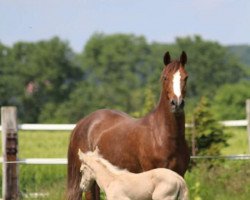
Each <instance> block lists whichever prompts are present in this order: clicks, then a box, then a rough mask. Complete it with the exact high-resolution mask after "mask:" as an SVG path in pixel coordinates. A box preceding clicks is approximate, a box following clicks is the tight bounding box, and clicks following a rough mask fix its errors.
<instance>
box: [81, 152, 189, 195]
mask: <svg viewBox="0 0 250 200" xmlns="http://www.w3.org/2000/svg"><path fill="white" fill-rule="evenodd" d="M78 155H79V159H80V160H81V162H82V165H81V169H80V171H81V172H82V179H81V183H80V187H81V189H82V190H83V191H84V192H86V191H89V189H90V187H91V185H92V183H93V182H94V181H96V182H97V184H98V185H99V187H100V188H101V189H102V190H104V192H105V193H106V197H107V199H108V200H187V199H188V189H187V186H186V183H185V181H184V179H183V178H182V177H181V176H180V175H178V174H177V173H175V172H173V171H171V170H169V169H165V168H158V169H153V170H150V171H147V172H142V173H139V174H134V173H131V172H128V171H127V170H121V169H118V168H117V167H115V166H113V165H112V164H111V163H109V162H108V161H107V160H105V159H104V158H102V157H101V156H100V155H99V152H98V149H96V150H95V152H87V153H83V152H82V151H81V150H80V149H79V152H78Z"/></svg>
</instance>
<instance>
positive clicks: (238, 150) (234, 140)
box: [221, 128, 250, 155]
mask: <svg viewBox="0 0 250 200" xmlns="http://www.w3.org/2000/svg"><path fill="white" fill-rule="evenodd" d="M225 132H226V133H227V134H228V135H229V139H228V141H227V142H228V146H227V147H225V148H224V149H222V150H221V153H222V154H223V155H234V154H249V153H250V152H249V149H248V138H247V137H248V136H247V129H246V128H226V129H225Z"/></svg>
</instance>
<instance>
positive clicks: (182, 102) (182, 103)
mask: <svg viewBox="0 0 250 200" xmlns="http://www.w3.org/2000/svg"><path fill="white" fill-rule="evenodd" d="M184 106H185V101H184V100H182V101H181V103H180V107H181V108H183V107H184Z"/></svg>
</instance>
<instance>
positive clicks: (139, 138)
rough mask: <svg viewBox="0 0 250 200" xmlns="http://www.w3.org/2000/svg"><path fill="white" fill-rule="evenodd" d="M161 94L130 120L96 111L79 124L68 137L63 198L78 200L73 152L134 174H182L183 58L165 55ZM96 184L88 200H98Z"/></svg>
mask: <svg viewBox="0 0 250 200" xmlns="http://www.w3.org/2000/svg"><path fill="white" fill-rule="evenodd" d="M163 62H164V65H165V67H164V69H163V71H162V75H161V79H162V91H161V96H160V100H159V103H158V105H157V106H156V108H155V109H154V110H153V111H152V112H150V113H149V114H147V115H146V116H145V117H142V118H140V119H135V118H132V117H130V116H129V115H127V114H125V113H123V112H119V111H115V110H108V109H103V110H98V111H96V112H94V113H92V114H90V115H88V116H87V117H85V118H83V119H82V120H80V121H79V122H78V123H77V125H76V127H75V129H74V130H73V131H72V133H71V137H70V143H69V147H68V183H67V184H68V185H67V199H68V200H81V199H82V190H81V189H80V181H81V173H80V171H79V169H80V166H81V162H80V160H79V158H78V149H81V150H82V151H83V152H87V151H94V150H95V148H96V147H97V146H98V147H99V149H100V153H101V154H102V155H103V157H104V158H105V159H106V160H108V161H109V162H110V163H112V164H113V165H115V166H118V167H120V168H122V169H127V170H129V171H131V172H134V173H139V172H142V171H148V170H151V169H154V168H169V169H171V170H173V171H175V172H177V173H178V174H180V175H181V176H184V174H185V172H186V170H187V167H188V163H189V159H190V156H189V150H188V146H187V143H186V141H185V114H184V110H183V108H184V97H185V93H186V82H187V77H188V74H187V72H186V70H185V64H186V62H187V56H186V53H185V52H182V54H181V56H180V59H179V60H174V61H171V59H170V54H169V52H167V53H165V55H164V58H163ZM99 196H100V191H99V188H98V187H97V185H96V184H93V186H92V190H91V192H89V193H86V199H87V200H99V199H100V197H99Z"/></svg>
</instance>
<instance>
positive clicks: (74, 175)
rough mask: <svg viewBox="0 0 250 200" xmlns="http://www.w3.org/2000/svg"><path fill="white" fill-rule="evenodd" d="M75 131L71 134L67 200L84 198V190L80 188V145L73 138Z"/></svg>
mask: <svg viewBox="0 0 250 200" xmlns="http://www.w3.org/2000/svg"><path fill="white" fill-rule="evenodd" d="M75 132H76V130H74V131H73V132H72V134H71V138H70V143H69V147H68V174H67V194H66V195H67V200H81V199H82V190H81V189H80V181H81V173H80V160H79V158H78V154H77V152H78V148H79V147H78V145H77V143H76V141H75V140H74V138H73V137H74V135H75Z"/></svg>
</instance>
